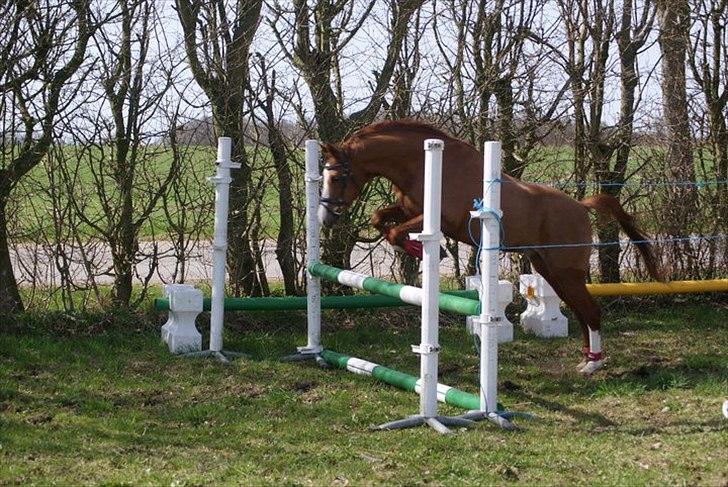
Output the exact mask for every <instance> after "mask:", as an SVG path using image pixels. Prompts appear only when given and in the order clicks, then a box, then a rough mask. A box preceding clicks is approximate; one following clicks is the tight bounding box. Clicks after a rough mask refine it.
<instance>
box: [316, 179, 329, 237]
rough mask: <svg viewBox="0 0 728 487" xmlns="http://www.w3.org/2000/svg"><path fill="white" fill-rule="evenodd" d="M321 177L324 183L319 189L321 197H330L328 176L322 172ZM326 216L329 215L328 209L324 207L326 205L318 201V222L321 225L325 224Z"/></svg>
mask: <svg viewBox="0 0 728 487" xmlns="http://www.w3.org/2000/svg"><path fill="white" fill-rule="evenodd" d="M324 172H325V171H324ZM323 179H324V184H323V188H322V189H321V198H330V197H331V196H330V194H329V193H330V191H331V188H329V178H327V177H326V175H325V174H324V178H323ZM327 217H329V211H328V210H327V209H326V207H325V206H324V205H323V204H322V203H319V207H318V220H319V223H320V224H321V225H325V224H326V220H327Z"/></svg>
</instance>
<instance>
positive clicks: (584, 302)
mask: <svg viewBox="0 0 728 487" xmlns="http://www.w3.org/2000/svg"><path fill="white" fill-rule="evenodd" d="M529 260H530V261H531V264H533V266H534V268H535V269H536V271H537V272H538V273H539V274H541V275H542V276H543V278H544V279H546V281H547V282H548V283H549V284H550V285H551V287H552V288H553V289H554V291H555V292H556V294H557V295H558V296H559V297H560V298H561V300H562V301H563V302H564V303H566V305H567V306H568V307H569V309H571V311H572V312H573V313H574V315H576V319H577V321H579V325H580V327H581V338H582V348H581V353H582V360H581V362H579V364H578V365H577V366H576V368H577V370H579V371H580V372H582V373H585V374H592V373H594V372H596V371H597V370H598V369H599V368H601V366H602V365H603V361H602V358H601V311H600V309H599V305H598V304H597V303H596V301H594V298H593V297H592V295H591V294H589V291H587V289H586V284H585V281H586V275H585V273H584V271H581V270H578V269H561V268H556V269H552V268H551V266H549V265H548V264H547V262H546V260H545V259H544V258H543V257H542V256H540V255H539V254H536V253H534V254H533V255H530V256H529Z"/></svg>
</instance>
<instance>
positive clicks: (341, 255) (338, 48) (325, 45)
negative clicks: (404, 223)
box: [269, 0, 424, 268]
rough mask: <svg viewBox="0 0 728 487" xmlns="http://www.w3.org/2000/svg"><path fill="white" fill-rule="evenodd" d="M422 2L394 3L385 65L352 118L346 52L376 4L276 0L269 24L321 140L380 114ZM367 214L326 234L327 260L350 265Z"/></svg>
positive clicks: (358, 211) (351, 215) (334, 138)
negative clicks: (308, 101)
mask: <svg viewBox="0 0 728 487" xmlns="http://www.w3.org/2000/svg"><path fill="white" fill-rule="evenodd" d="M423 3H424V0H396V1H393V2H391V4H390V5H389V7H390V8H391V12H392V14H393V21H392V22H391V24H390V26H391V28H390V31H389V35H390V39H389V43H388V45H387V48H386V51H385V56H384V60H383V63H382V65H381V68H380V69H376V70H372V74H373V79H372V80H371V82H370V86H371V93H370V94H369V95H368V97H367V100H365V101H364V102H361V105H362V108H361V109H360V110H357V111H356V112H353V113H351V114H347V113H346V107H347V104H348V100H347V99H346V98H345V96H344V91H345V90H344V87H343V80H342V71H341V66H342V63H343V62H344V61H345V60H344V59H343V56H344V52H345V49H346V48H347V46H349V45H350V43H352V41H353V40H354V39H355V38H356V36H357V34H358V33H359V32H360V31H361V29H362V27H363V26H364V24H365V23H366V22H367V21H371V20H372V17H371V16H370V14H371V12H372V9H374V7H375V4H376V2H375V1H374V0H370V1H367V2H366V3H365V4H364V5H363V7H362V8H360V9H358V8H357V7H358V5H359V4H358V2H353V1H346V0H343V1H342V0H315V1H313V2H309V1H307V0H294V1H293V5H292V9H290V10H289V9H287V8H285V7H284V6H282V5H281V4H280V3H278V2H277V1H274V2H272V4H271V6H270V12H271V18H270V19H269V25H270V27H271V29H272V30H273V33H274V35H275V36H276V38H277V40H278V44H279V45H280V47H281V49H282V50H283V52H284V53H285V55H286V57H287V58H288V59H289V60H291V62H292V63H293V65H294V66H295V67H296V68H297V69H298V70H299V72H300V73H301V75H302V77H303V79H304V81H305V82H306V84H307V86H308V89H309V92H310V94H311V98H312V100H313V106H314V119H315V121H316V127H317V130H318V134H319V137H320V138H321V140H322V141H324V142H338V141H341V140H342V139H344V138H345V137H346V136H347V135H349V134H351V133H352V132H353V131H354V130H356V129H357V128H359V127H361V126H363V125H366V124H369V123H371V122H372V121H373V120H374V119H375V118H376V117H377V116H378V115H380V112H381V109H382V107H383V103H384V97H385V95H386V93H387V92H388V90H389V86H390V82H391V80H392V76H393V75H394V72H395V67H396V64H397V59H398V56H399V53H400V51H401V48H402V44H403V42H404V39H405V38H406V37H407V32H408V29H409V28H410V21H411V19H412V17H413V15H414V14H415V13H416V12H417V11H418V10H419V8H420V7H421V6H422V4H423ZM362 210H363V205H361V204H358V205H355V206H354V207H353V208H351V209H350V210H349V211H348V212H346V213H345V214H344V215H343V216H342V217H341V218H340V219H339V221H338V222H337V224H336V225H335V226H334V227H333V228H332V229H331V230H328V231H327V232H326V238H325V242H324V245H323V253H324V258H325V259H326V260H327V262H332V263H333V265H336V266H339V267H342V268H348V267H349V266H350V255H351V251H352V249H353V248H354V245H355V243H356V242H357V240H358V232H359V230H360V229H362V228H363V227H365V226H366V223H365V221H364V220H362V219H361V216H362V215H363V214H364V211H362ZM357 215H359V218H356V216H357Z"/></svg>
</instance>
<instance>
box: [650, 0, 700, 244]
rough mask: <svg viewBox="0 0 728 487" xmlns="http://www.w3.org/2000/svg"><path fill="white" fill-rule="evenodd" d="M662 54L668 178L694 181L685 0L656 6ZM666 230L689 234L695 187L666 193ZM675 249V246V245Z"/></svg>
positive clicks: (682, 186) (664, 2)
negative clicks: (688, 92)
mask: <svg viewBox="0 0 728 487" xmlns="http://www.w3.org/2000/svg"><path fill="white" fill-rule="evenodd" d="M657 9H658V20H659V23H660V33H659V36H658V38H657V39H658V42H659V45H660V51H661V53H662V105H663V116H664V119H665V125H666V135H667V153H666V155H665V162H666V164H667V169H668V177H669V178H670V180H671V181H673V182H691V181H695V168H694V166H693V144H692V139H691V136H690V124H689V119H688V101H687V90H686V81H685V60H686V52H687V47H688V33H689V32H688V31H689V22H690V19H689V14H690V8H689V6H688V2H687V0H661V1H659V2H658V3H657ZM668 194H669V197H668V198H669V200H668V204H667V208H668V212H669V213H668V215H666V216H667V218H666V221H665V223H666V228H667V231H668V233H669V234H670V235H674V236H679V235H688V234H689V233H690V231H691V226H692V225H690V221H691V219H692V215H694V214H695V211H696V209H697V208H696V193H695V188H694V187H692V186H689V185H676V186H673V187H671V188H670V190H669V191H668ZM675 248H677V246H675Z"/></svg>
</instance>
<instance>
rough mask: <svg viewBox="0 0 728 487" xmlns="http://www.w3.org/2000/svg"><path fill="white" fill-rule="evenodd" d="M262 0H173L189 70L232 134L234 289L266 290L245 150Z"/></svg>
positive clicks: (221, 129) (220, 126)
mask: <svg viewBox="0 0 728 487" xmlns="http://www.w3.org/2000/svg"><path fill="white" fill-rule="evenodd" d="M262 3H263V2H262V0H237V1H235V2H232V3H231V2H226V1H224V0H204V1H200V0H175V5H176V10H177V14H178V16H179V20H180V23H181V25H182V30H183V32H184V36H185V38H184V44H185V50H186V52H187V61H188V63H189V66H190V70H191V71H192V74H193V76H194V78H195V80H196V81H197V84H199V85H200V87H201V88H202V89H203V91H204V92H205V94H206V95H207V97H208V98H209V100H210V103H211V104H212V115H213V119H214V122H215V129H216V131H217V133H218V135H224V136H228V137H231V138H232V139H233V152H232V159H233V161H235V162H239V163H240V164H241V168H240V170H236V171H233V174H232V178H233V181H232V184H231V186H230V216H229V223H228V232H229V239H228V268H229V271H230V285H231V287H232V291H233V293H235V294H239V293H245V294H251V295H257V294H260V293H261V292H262V289H261V283H260V280H259V273H258V269H257V263H256V259H255V257H254V255H253V251H252V249H251V241H250V235H249V230H250V222H249V216H250V215H249V212H248V210H249V208H248V206H249V204H250V190H251V187H250V184H251V168H250V165H249V161H248V159H249V157H248V155H247V153H246V150H245V133H246V124H247V121H246V118H245V107H246V104H245V91H246V89H247V87H248V86H249V82H248V81H249V75H250V72H249V54H250V45H251V43H252V42H253V38H254V36H255V32H256V30H257V28H258V24H259V20H260V11H261V8H262Z"/></svg>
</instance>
